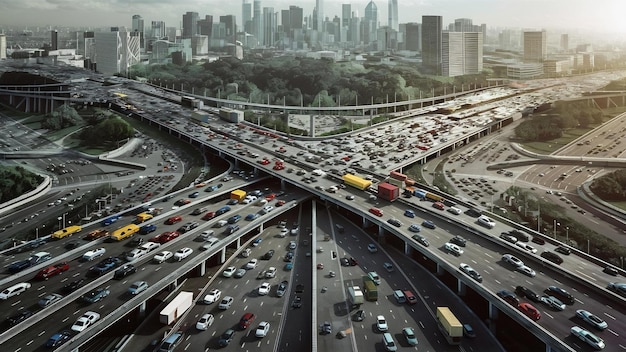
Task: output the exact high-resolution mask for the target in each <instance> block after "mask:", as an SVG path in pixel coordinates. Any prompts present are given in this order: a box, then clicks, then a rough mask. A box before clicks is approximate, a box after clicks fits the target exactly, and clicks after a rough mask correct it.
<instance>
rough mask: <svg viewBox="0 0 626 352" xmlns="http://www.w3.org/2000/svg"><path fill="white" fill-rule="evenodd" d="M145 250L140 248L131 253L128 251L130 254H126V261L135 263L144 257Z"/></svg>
mask: <svg viewBox="0 0 626 352" xmlns="http://www.w3.org/2000/svg"><path fill="white" fill-rule="evenodd" d="M146 253H148V252H146V250H145V249H142V248H135V249H133V250H132V251H130V253H128V255H127V256H126V260H128V261H129V262H132V261H135V260H137V259H139V258H141V257H143V256H144V255H146Z"/></svg>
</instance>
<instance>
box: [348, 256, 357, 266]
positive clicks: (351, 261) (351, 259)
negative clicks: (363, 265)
mask: <svg viewBox="0 0 626 352" xmlns="http://www.w3.org/2000/svg"><path fill="white" fill-rule="evenodd" d="M349 260H350V266H357V265H359V262H357V260H356V259H354V258H353V257H350V259H349Z"/></svg>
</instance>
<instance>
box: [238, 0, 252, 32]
mask: <svg viewBox="0 0 626 352" xmlns="http://www.w3.org/2000/svg"><path fill="white" fill-rule="evenodd" d="M241 24H242V25H243V29H242V32H248V33H251V32H252V4H251V3H250V1H249V0H243V4H242V5H241Z"/></svg>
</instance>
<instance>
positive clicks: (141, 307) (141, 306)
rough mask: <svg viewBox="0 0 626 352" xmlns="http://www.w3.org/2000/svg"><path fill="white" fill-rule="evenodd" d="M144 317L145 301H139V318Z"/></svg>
mask: <svg viewBox="0 0 626 352" xmlns="http://www.w3.org/2000/svg"><path fill="white" fill-rule="evenodd" d="M145 317H146V301H143V302H141V304H140V305H139V319H143V318H145Z"/></svg>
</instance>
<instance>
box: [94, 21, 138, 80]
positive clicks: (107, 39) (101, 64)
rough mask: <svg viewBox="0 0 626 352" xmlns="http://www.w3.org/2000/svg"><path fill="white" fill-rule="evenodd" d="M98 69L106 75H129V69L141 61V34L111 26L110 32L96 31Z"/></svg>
mask: <svg viewBox="0 0 626 352" xmlns="http://www.w3.org/2000/svg"><path fill="white" fill-rule="evenodd" d="M95 41H96V60H97V61H96V62H97V70H98V72H100V73H103V74H105V75H115V74H122V75H124V76H125V75H127V74H128V69H129V68H130V67H131V66H132V65H134V64H137V63H139V60H140V47H139V36H138V35H136V34H133V32H129V31H126V29H124V28H123V29H121V30H119V29H118V28H111V31H110V32H96V33H95Z"/></svg>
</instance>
